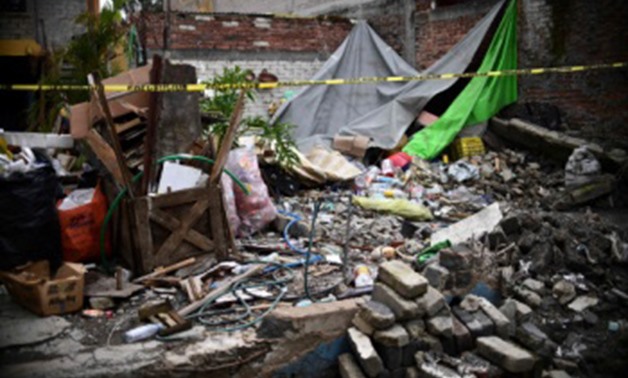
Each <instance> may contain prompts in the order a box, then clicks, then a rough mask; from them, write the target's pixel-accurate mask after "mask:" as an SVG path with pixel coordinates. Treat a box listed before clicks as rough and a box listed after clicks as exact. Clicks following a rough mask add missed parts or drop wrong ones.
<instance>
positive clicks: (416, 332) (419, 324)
mask: <svg viewBox="0 0 628 378" xmlns="http://www.w3.org/2000/svg"><path fill="white" fill-rule="evenodd" d="M403 326H404V327H405V329H406V331H407V332H408V336H409V337H410V340H416V339H418V338H419V337H421V336H422V335H423V334H424V333H425V322H424V321H423V319H414V320H410V321H409V322H406V323H404V324H403Z"/></svg>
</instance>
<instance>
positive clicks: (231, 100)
mask: <svg viewBox="0 0 628 378" xmlns="http://www.w3.org/2000/svg"><path fill="white" fill-rule="evenodd" d="M250 76H251V72H250V71H246V70H242V69H241V68H240V67H239V66H235V67H234V68H227V67H225V68H223V72H222V74H221V75H218V76H216V77H214V78H213V79H212V80H210V81H206V82H205V83H206V84H211V85H214V86H218V87H217V88H216V89H214V90H213V93H212V94H211V95H210V96H209V97H206V98H203V99H202V100H201V104H200V105H201V111H203V112H205V113H209V114H211V115H212V116H213V117H214V118H215V119H217V120H218V121H216V122H214V123H212V124H210V125H209V128H208V130H207V131H208V132H209V133H210V134H212V135H215V136H217V137H218V140H219V142H222V139H223V137H224V135H225V133H226V131H227V127H228V126H229V119H230V118H231V115H232V114H233V111H234V110H235V105H236V103H237V101H238V97H239V96H240V91H241V90H243V91H245V94H246V97H247V98H248V99H249V100H250V101H255V94H254V92H253V90H252V89H250V88H239V87H238V85H243V84H245V83H247V80H249V79H250ZM221 85H222V86H223V87H220V86H221ZM293 127H294V126H293V125H290V124H287V123H279V122H278V123H275V124H271V123H270V122H269V120H268V119H264V118H263V117H260V116H256V117H244V118H243V119H242V121H241V123H240V127H239V128H238V136H241V135H244V134H253V135H257V136H258V137H259V138H260V139H261V142H262V143H264V144H265V145H266V146H268V147H270V148H271V149H272V150H273V151H274V152H275V157H276V160H277V162H278V163H279V164H281V165H284V166H287V167H289V166H292V165H294V164H297V163H298V162H299V157H298V155H297V154H296V152H295V143H294V139H293V138H292V134H291V130H292V128H293ZM236 139H237V138H236Z"/></svg>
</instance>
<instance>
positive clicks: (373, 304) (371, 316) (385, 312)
mask: <svg viewBox="0 0 628 378" xmlns="http://www.w3.org/2000/svg"><path fill="white" fill-rule="evenodd" d="M358 314H359V315H360V316H361V317H362V319H364V320H365V321H366V322H367V323H369V324H370V325H371V326H372V327H374V328H376V329H386V328H389V327H391V326H392V325H393V324H395V314H394V313H393V312H392V310H391V309H390V308H389V307H388V306H386V305H385V304H383V303H380V302H377V301H368V302H364V303H362V304H360V310H359V311H358Z"/></svg>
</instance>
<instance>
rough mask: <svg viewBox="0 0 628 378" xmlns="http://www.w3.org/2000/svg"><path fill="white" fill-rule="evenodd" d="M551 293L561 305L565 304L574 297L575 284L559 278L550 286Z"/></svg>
mask: <svg viewBox="0 0 628 378" xmlns="http://www.w3.org/2000/svg"><path fill="white" fill-rule="evenodd" d="M552 295H554V298H556V299H557V300H558V303H560V304H561V305H566V304H567V303H569V302H571V301H572V300H573V299H574V298H575V297H576V286H575V285H574V284H572V283H571V282H569V281H567V280H560V281H558V282H556V283H555V284H554V286H553V287H552Z"/></svg>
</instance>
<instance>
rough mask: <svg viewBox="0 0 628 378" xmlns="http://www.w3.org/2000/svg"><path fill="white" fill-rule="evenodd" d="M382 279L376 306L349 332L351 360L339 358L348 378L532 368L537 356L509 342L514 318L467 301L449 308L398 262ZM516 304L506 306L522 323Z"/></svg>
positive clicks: (365, 309)
mask: <svg viewBox="0 0 628 378" xmlns="http://www.w3.org/2000/svg"><path fill="white" fill-rule="evenodd" d="M377 280H378V282H377V283H376V284H375V286H374V289H373V295H372V301H370V302H366V303H365V304H363V305H362V307H361V309H360V310H359V312H358V313H357V315H356V316H355V318H354V320H353V325H354V327H353V328H350V329H349V331H348V338H349V342H350V344H351V347H352V350H353V357H352V356H351V355H343V356H341V357H340V360H339V363H340V371H341V375H342V376H343V377H360V376H364V375H366V376H368V377H380V376H391V377H419V376H423V377H443V376H446V377H457V376H462V375H465V376H467V375H468V374H481V375H482V376H491V377H495V376H500V375H501V372H502V369H503V370H505V371H507V372H510V373H523V372H527V371H531V370H533V369H534V367H535V362H536V358H535V356H534V355H533V354H532V353H530V352H528V351H527V350H525V349H523V348H522V347H520V346H518V345H516V344H514V343H513V342H511V341H508V339H509V338H510V337H511V336H513V335H514V332H513V330H514V329H515V324H516V323H515V322H516V319H509V318H508V317H507V316H506V315H504V314H503V313H502V312H501V311H500V310H498V309H497V308H496V307H495V306H493V305H492V304H491V303H490V302H489V301H488V300H486V299H484V298H480V297H477V296H473V295H469V296H467V297H466V298H465V300H464V301H463V302H462V303H460V304H459V305H457V306H450V304H448V303H447V301H446V299H445V297H444V296H443V295H442V294H441V293H440V292H439V291H438V290H436V289H434V288H432V287H431V286H430V285H429V284H428V282H427V279H426V278H424V277H423V276H422V275H420V274H418V273H416V272H415V271H414V270H413V269H412V267H410V266H409V265H406V264H404V263H402V262H400V261H391V262H387V263H384V264H382V265H381V266H380V269H379V274H378V277H377ZM517 304H518V303H517V302H516V301H511V302H508V304H506V305H505V306H507V307H508V308H510V306H511V305H515V308H516V314H517V315H519V316H520V317H521V318H523V317H524V315H523V314H521V313H522V312H524V311H525V310H523V309H522V308H524V307H525V306H524V305H519V306H518V305H517ZM474 348H475V350H474V351H473V352H468V351H470V350H472V349H474ZM463 352H465V353H463ZM443 353H447V354H449V355H458V354H461V353H463V356H462V357H461V358H460V359H458V358H453V357H445V355H444V354H443ZM354 357H355V358H354ZM495 365H496V366H495ZM363 373H364V374H363Z"/></svg>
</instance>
